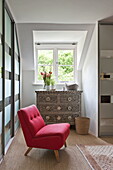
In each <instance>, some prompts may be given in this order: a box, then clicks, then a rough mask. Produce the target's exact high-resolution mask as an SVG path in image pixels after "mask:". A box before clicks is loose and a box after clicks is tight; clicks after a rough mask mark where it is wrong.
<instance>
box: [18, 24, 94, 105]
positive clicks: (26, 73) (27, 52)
mask: <svg viewBox="0 0 113 170" xmlns="http://www.w3.org/2000/svg"><path fill="white" fill-rule="evenodd" d="M17 28H18V37H19V46H20V54H21V57H22V107H25V106H28V105H30V104H33V103H35V101H36V100H35V90H36V89H37V88H39V86H34V85H33V83H34V69H35V68H34V47H33V31H35V30H38V31H45V30H46V31H51V30H54V31H55V30H57V31H58V30H60V31H73V30H78V31H84V30H85V31H88V33H87V37H88V39H87V40H86V44H87V45H88V42H89V43H90V36H91V33H92V30H93V28H94V25H93V24H89V25H88V24H86V25H85V24H83V25H82V24H28V23H24V24H22V23H20V24H17ZM78 83H79V87H80V89H81V71H79V74H78ZM61 88H62V87H61Z"/></svg>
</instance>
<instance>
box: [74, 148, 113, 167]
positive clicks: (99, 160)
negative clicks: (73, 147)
mask: <svg viewBox="0 0 113 170" xmlns="http://www.w3.org/2000/svg"><path fill="white" fill-rule="evenodd" d="M77 147H78V149H79V150H80V152H81V153H82V154H83V156H84V157H85V159H86V160H87V162H88V163H89V165H90V167H91V168H92V169H93V170H113V145H95V146H91V145H90V146H89V145H77Z"/></svg>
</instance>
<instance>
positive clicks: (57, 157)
mask: <svg viewBox="0 0 113 170" xmlns="http://www.w3.org/2000/svg"><path fill="white" fill-rule="evenodd" d="M54 153H55V157H56V160H57V161H58V162H59V161H60V158H59V152H58V150H54Z"/></svg>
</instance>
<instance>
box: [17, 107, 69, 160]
mask: <svg viewBox="0 0 113 170" xmlns="http://www.w3.org/2000/svg"><path fill="white" fill-rule="evenodd" d="M18 116H19V120H20V124H21V127H22V130H23V134H24V137H25V141H26V144H27V146H28V147H29V148H28V150H27V151H26V152H25V156H27V154H28V153H29V152H30V150H31V149H32V148H43V149H51V150H54V153H55V157H56V159H57V160H58V161H59V153H58V150H59V149H60V148H61V147H62V146H63V145H65V147H66V139H67V137H68V135H69V132H70V124H68V123H58V124H50V125H46V124H45V122H44V120H43V118H42V117H41V115H40V112H39V110H38V109H37V107H36V106H35V105H31V106H28V107H26V108H22V109H20V110H19V111H18Z"/></svg>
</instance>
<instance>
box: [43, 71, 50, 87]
mask: <svg viewBox="0 0 113 170" xmlns="http://www.w3.org/2000/svg"><path fill="white" fill-rule="evenodd" d="M41 75H42V77H43V80H44V89H45V88H46V89H47V90H50V84H51V75H52V72H51V71H49V73H47V72H46V71H44V72H41Z"/></svg>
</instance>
